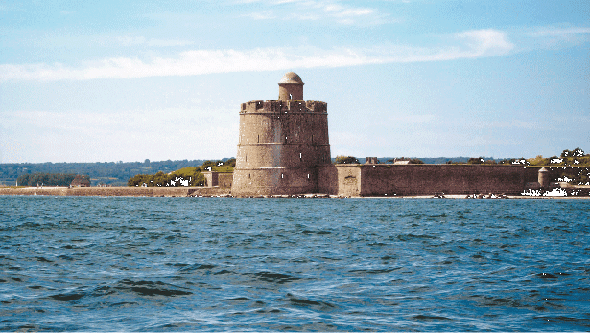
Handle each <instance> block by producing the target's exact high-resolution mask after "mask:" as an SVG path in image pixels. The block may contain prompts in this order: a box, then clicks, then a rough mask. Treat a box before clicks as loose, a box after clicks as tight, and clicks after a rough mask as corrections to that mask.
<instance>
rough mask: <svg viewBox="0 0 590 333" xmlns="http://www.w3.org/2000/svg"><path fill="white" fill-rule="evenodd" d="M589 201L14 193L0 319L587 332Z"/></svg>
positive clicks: (6, 225)
mask: <svg viewBox="0 0 590 333" xmlns="http://www.w3.org/2000/svg"><path fill="white" fill-rule="evenodd" d="M589 217H590V200H436V199H433V200H428V199H221V198H84V197H9V196H4V197H0V331H15V330H31V331H32V330H37V331H39V330H40V331H64V330H68V331H82V330H84V331H120V330H124V331H185V330H207V331H230V330H231V331H235V330H238V331H279V330H287V331H361V330H374V331H406V330H408V331H411V330H419V331H434V330H437V331H440V330H447V331H449V330H451V331H474V330H477V331H485V330H503V331H523V330H526V331H535V330H561V331H573V330H578V331H587V330H590V242H589V240H590V236H589V235H590V227H589Z"/></svg>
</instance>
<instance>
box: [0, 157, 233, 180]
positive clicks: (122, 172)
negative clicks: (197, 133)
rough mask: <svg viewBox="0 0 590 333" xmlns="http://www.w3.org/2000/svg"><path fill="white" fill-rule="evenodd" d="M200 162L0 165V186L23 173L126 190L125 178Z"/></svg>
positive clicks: (193, 165)
mask: <svg viewBox="0 0 590 333" xmlns="http://www.w3.org/2000/svg"><path fill="white" fill-rule="evenodd" d="M228 159H229V158H226V159H223V160H224V161H225V160H228ZM203 162H205V160H181V161H171V160H168V161H159V162H151V161H150V160H145V161H144V162H107V163H100V162H98V163H15V164H0V185H14V184H15V182H16V179H17V178H18V176H20V175H22V174H26V173H28V174H34V173H67V174H69V173H73V174H81V175H88V176H90V179H91V182H92V185H93V186H95V185H99V184H106V185H112V186H118V185H120V186H127V181H128V180H129V178H131V177H133V176H135V175H137V174H155V173H156V172H158V171H162V172H164V173H169V172H172V171H175V170H178V169H181V168H184V167H199V166H201V165H202V164H203Z"/></svg>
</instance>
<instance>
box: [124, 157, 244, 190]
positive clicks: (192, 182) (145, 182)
mask: <svg viewBox="0 0 590 333" xmlns="http://www.w3.org/2000/svg"><path fill="white" fill-rule="evenodd" d="M235 166H236V159H235V158H231V159H228V160H225V161H223V160H219V161H205V162H203V164H202V165H201V166H200V167H184V168H181V169H178V170H176V171H174V172H170V173H165V172H163V171H158V172H156V173H155V174H137V175H135V176H133V177H131V178H130V179H129V181H128V182H127V186H146V187H178V186H205V176H204V175H203V171H218V172H232V171H233V168H234V167H235Z"/></svg>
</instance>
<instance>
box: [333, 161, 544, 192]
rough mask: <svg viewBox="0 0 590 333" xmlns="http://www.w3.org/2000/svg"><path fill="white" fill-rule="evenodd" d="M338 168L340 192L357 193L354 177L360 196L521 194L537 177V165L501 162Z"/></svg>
mask: <svg viewBox="0 0 590 333" xmlns="http://www.w3.org/2000/svg"><path fill="white" fill-rule="evenodd" d="M351 168H354V167H353V166H348V167H338V169H342V170H343V171H344V170H346V172H340V171H339V172H338V184H339V191H338V194H339V195H350V193H355V192H354V191H352V190H351V188H352V187H351V183H352V182H353V178H352V177H357V179H356V181H357V182H360V183H361V187H360V191H358V192H356V194H357V195H358V196H382V195H389V196H391V195H434V194H436V193H445V194H479V193H494V194H501V193H505V194H513V195H516V194H520V193H522V192H523V190H524V189H525V185H526V183H527V182H534V181H536V180H537V171H538V169H537V168H526V167H522V166H502V165H423V164H422V165H362V166H360V165H359V166H357V168H358V169H359V170H360V177H359V176H358V173H357V174H355V173H354V172H351V171H349V169H351Z"/></svg>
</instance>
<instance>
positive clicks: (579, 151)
mask: <svg viewBox="0 0 590 333" xmlns="http://www.w3.org/2000/svg"><path fill="white" fill-rule="evenodd" d="M583 156H584V151H583V150H582V149H580V147H578V148H576V149H574V151H572V157H583Z"/></svg>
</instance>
